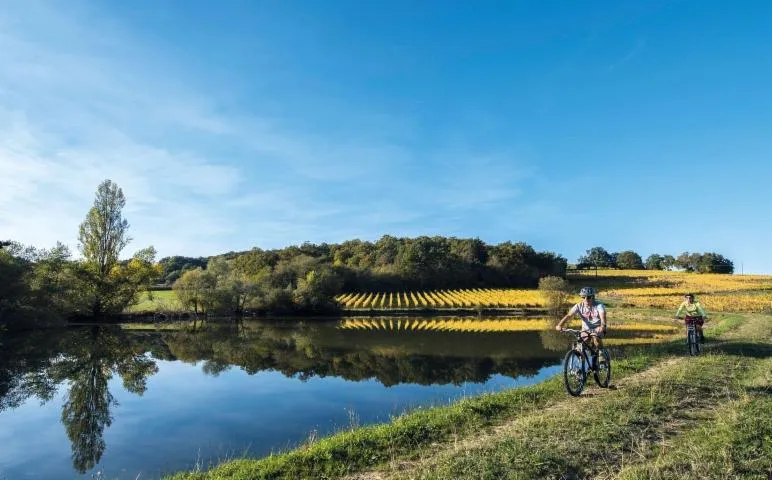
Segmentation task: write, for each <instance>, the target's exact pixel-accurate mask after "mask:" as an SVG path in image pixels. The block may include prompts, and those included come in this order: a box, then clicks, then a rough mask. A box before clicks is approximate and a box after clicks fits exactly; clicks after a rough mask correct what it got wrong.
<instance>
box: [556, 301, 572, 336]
mask: <svg viewBox="0 0 772 480" xmlns="http://www.w3.org/2000/svg"><path fill="white" fill-rule="evenodd" d="M574 313H576V305H574V306H573V307H571V310H569V311H568V313H567V314H566V316H565V317H563V318H561V319H560V321H559V322H558V324H557V325H555V330H561V329H562V328H563V324H564V323H566V321H568V319H569V318H571V317H572V316H573V315H574Z"/></svg>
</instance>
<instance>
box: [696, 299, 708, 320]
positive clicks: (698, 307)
mask: <svg viewBox="0 0 772 480" xmlns="http://www.w3.org/2000/svg"><path fill="white" fill-rule="evenodd" d="M697 312H698V313H699V314H700V316H701V317H704V318H706V317H707V316H708V314H707V313H705V310H703V309H702V305H700V303H699V302H697Z"/></svg>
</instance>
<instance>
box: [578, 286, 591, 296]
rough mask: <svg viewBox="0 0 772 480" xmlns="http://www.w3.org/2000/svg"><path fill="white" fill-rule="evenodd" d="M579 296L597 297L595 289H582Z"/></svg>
mask: <svg viewBox="0 0 772 480" xmlns="http://www.w3.org/2000/svg"><path fill="white" fill-rule="evenodd" d="M579 296H580V297H582V298H584V297H594V296H595V289H594V288H592V287H582V289H581V290H579Z"/></svg>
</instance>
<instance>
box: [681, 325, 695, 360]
mask: <svg viewBox="0 0 772 480" xmlns="http://www.w3.org/2000/svg"><path fill="white" fill-rule="evenodd" d="M679 320H680V319H679ZM686 350H687V351H688V352H689V355H691V356H693V357H695V356H697V355H699V354H700V338H699V332H698V331H697V326H696V325H695V324H694V322H689V321H687V322H686Z"/></svg>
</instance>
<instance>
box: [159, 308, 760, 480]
mask: <svg viewBox="0 0 772 480" xmlns="http://www.w3.org/2000/svg"><path fill="white" fill-rule="evenodd" d="M739 325H740V323H736V324H733V325H732V327H733V328H736V327H738V326H739ZM683 351H684V347H683V344H682V341H681V340H679V341H678V342H673V343H670V344H662V345H656V346H649V347H646V348H642V349H638V350H635V351H633V353H631V354H629V355H628V356H627V358H624V359H617V360H616V361H615V362H614V364H613V366H614V379H615V381H618V380H619V379H622V378H625V377H628V376H630V375H632V374H634V373H638V372H641V371H643V370H646V369H647V368H650V367H652V366H653V365H655V364H656V363H657V362H659V361H661V360H662V359H665V358H671V357H673V356H675V355H677V356H679V357H681V356H682V355H683ZM706 358H708V357H706ZM699 361H702V362H708V363H706V366H707V367H710V369H712V368H713V367H714V366H716V365H717V364H718V363H721V360H715V359H712V357H711V358H710V359H706V360H703V359H699ZM710 362H713V363H710ZM737 368H740V367H737ZM743 368H745V366H743ZM705 375H708V374H707V373H706V374H705ZM674 378H679V377H674ZM701 378H702V377H701ZM721 379H722V381H724V382H728V383H727V385H729V384H730V383H731V381H732V380H731V375H728V374H727V375H722V376H721ZM666 386H668V389H669V390H667V391H668V392H669V393H668V394H667V395H664V396H663V397H662V398H661V399H657V401H656V402H654V403H652V404H651V405H643V406H642V407H641V408H643V410H642V411H641V412H638V414H639V416H638V417H633V416H631V417H629V418H630V422H628V423H624V424H622V426H620V427H618V428H619V429H617V430H613V432H612V433H614V434H615V435H616V436H617V437H619V438H620V440H619V441H620V442H621V438H622V437H623V436H624V432H625V431H626V430H625V429H626V428H630V427H631V425H632V423H631V422H633V421H634V420H635V419H636V418H638V419H644V418H649V417H646V415H649V416H650V415H654V414H655V413H659V412H662V411H666V410H668V409H669V408H671V407H672V402H673V401H674V399H675V398H677V397H678V396H679V395H680V394H681V393H683V390H679V389H678V382H671V383H669V384H666ZM614 393H615V394H616V392H614ZM643 393H648V391H647V390H645V389H644V390H641V389H637V390H633V391H630V392H625V393H624V395H623V396H621V397H620V401H619V402H618V403H615V404H614V405H615V406H614V407H613V408H614V409H612V410H608V411H606V414H607V415H608V416H607V417H605V418H607V419H611V418H613V416H614V415H616V414H618V413H623V412H624V411H625V409H626V407H625V406H624V405H625V402H632V401H635V400H637V399H638V398H642V397H641V395H642V394H643ZM566 399H567V396H566V393H565V391H564V389H563V385H562V379H561V378H560V377H555V378H552V379H549V380H547V381H545V382H543V383H540V384H538V385H534V386H531V387H525V388H518V389H513V390H508V391H504V392H500V393H494V394H485V395H481V396H478V397H473V398H468V399H464V400H461V401H459V402H456V403H453V404H450V405H448V406H442V407H436V408H431V409H418V410H415V411H413V412H411V413H408V414H405V415H402V416H400V417H397V418H395V419H394V420H393V421H392V422H390V423H386V424H380V425H373V426H368V427H363V428H357V429H353V430H349V431H344V432H340V433H338V434H335V435H332V436H330V437H328V438H325V439H322V440H320V441H317V442H314V443H311V444H307V445H302V446H300V447H299V448H297V449H295V450H293V451H290V452H287V453H284V454H277V455H272V456H269V457H266V458H262V459H239V460H233V461H229V462H226V463H224V464H222V465H220V466H218V467H215V468H214V469H212V470H209V471H206V472H186V473H179V474H177V475H175V476H173V477H170V478H173V479H175V480H181V479H246V478H250V479H253V478H254V479H262V478H265V479H269V478H270V479H280V478H287V479H290V478H291V479H295V478H339V477H342V476H344V475H347V474H350V473H352V472H357V471H361V470H366V469H371V468H375V467H377V466H382V465H384V464H387V463H389V462H391V461H394V460H399V461H406V460H407V461H417V460H418V459H421V458H424V457H426V456H427V455H430V454H431V453H432V452H433V451H434V450H435V448H436V445H443V444H446V443H448V442H450V441H455V440H456V439H459V438H463V437H466V436H470V435H473V434H475V433H479V432H484V431H485V430H486V429H488V428H489V427H491V426H493V425H496V424H499V423H502V422H503V421H505V420H506V419H511V418H515V417H524V416H525V417H528V416H534V417H538V416H539V415H541V413H540V412H543V411H544V409H546V408H549V407H551V406H555V405H558V404H560V403H561V402H565V401H566ZM604 408H611V407H605V406H604ZM647 412H648V413H647ZM545 418H546V417H545ZM562 418H564V417H563V416H561V417H560V418H559V419H558V418H556V419H555V420H554V422H552V423H542V424H539V423H536V424H534V430H533V431H534V432H539V431H542V429H543V428H544V430H543V432H544V434H545V435H548V436H554V438H555V439H557V440H558V443H560V441H563V440H565V438H564V437H563V436H562V435H563V433H565V431H564V430H551V429H555V428H557V427H558V426H559V425H561V424H562ZM584 420H585V421H587V420H589V419H588V418H584ZM590 423H591V422H590ZM611 423H613V422H611ZM574 426H575V427H576V428H577V430H580V431H581V430H583V428H584V427H583V426H582V424H580V423H575V424H574ZM527 443H528V442H525V443H523V445H524V447H523V448H525V446H527ZM516 445H517V442H515V443H512V448H515V447H516ZM620 445H621V444H620ZM518 448H519V447H518ZM545 452H546V451H545ZM490 453H493V452H490ZM545 454H546V453H545ZM486 455H487V453H486ZM550 458H552V457H550ZM538 462H542V463H543V462H547V463H546V464H545V465H547V464H548V465H553V463H554V462H553V463H549V462H552V460H549V458H547V457H544V458H542V457H539V459H538ZM538 462H537V463H538ZM542 463H538V464H539V465H541V464H542ZM534 465H536V464H534ZM553 466H554V465H553ZM443 468H444V469H443V470H441V471H440V470H438V471H437V474H438V475H440V473H442V474H447V473H449V472H450V473H452V472H456V473H460V472H461V470H456V468H461V469H463V468H464V467H463V465H462V464H460V463H459V464H456V463H453V464H452V465H451V464H449V465H446V466H445V467H443ZM529 468H530V467H529ZM533 468H537V467H536V466H534V467H533ZM539 468H541V467H539ZM566 468H568V467H566ZM532 471H536V470H533V469H531V470H528V472H532ZM443 472H444V473H443ZM437 478H441V475H440V477H437ZM446 478H448V477H446ZM492 478H493V477H492ZM513 478H520V477H517V476H516V477H513ZM523 478H525V477H523Z"/></svg>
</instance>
